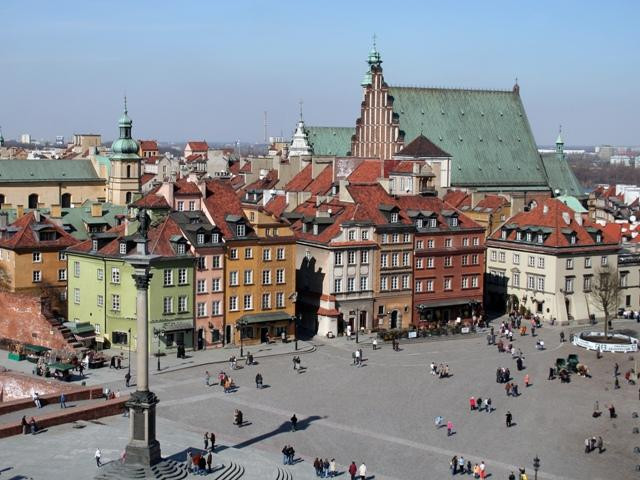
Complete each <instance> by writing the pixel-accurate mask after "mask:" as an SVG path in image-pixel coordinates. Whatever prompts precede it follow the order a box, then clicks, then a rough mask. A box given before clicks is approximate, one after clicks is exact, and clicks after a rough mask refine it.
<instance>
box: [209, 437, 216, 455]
mask: <svg viewBox="0 0 640 480" xmlns="http://www.w3.org/2000/svg"><path fill="white" fill-rule="evenodd" d="M209 443H210V444H211V451H212V452H213V451H215V449H216V435H215V433H213V432H211V433H210V434H209Z"/></svg>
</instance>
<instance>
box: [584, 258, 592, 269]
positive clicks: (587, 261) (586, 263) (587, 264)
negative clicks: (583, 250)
mask: <svg viewBox="0 0 640 480" xmlns="http://www.w3.org/2000/svg"><path fill="white" fill-rule="evenodd" d="M584 268H591V257H585V259H584Z"/></svg>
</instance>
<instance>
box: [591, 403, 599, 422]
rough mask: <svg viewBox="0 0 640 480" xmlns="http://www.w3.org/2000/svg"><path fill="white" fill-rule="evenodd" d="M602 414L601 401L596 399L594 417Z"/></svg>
mask: <svg viewBox="0 0 640 480" xmlns="http://www.w3.org/2000/svg"><path fill="white" fill-rule="evenodd" d="M599 416H600V403H599V402H598V400H596V401H595V403H594V404H593V415H592V417H593V418H597V417H599Z"/></svg>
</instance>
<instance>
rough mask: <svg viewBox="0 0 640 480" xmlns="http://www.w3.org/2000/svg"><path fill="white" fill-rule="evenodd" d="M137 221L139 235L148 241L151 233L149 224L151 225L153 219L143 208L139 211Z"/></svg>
mask: <svg viewBox="0 0 640 480" xmlns="http://www.w3.org/2000/svg"><path fill="white" fill-rule="evenodd" d="M136 219H137V220H138V233H139V234H140V235H141V236H142V238H144V239H147V238H148V233H149V224H150V223H151V218H150V217H149V215H148V214H147V210H146V209H145V208H141V209H140V210H138V214H137V215H136Z"/></svg>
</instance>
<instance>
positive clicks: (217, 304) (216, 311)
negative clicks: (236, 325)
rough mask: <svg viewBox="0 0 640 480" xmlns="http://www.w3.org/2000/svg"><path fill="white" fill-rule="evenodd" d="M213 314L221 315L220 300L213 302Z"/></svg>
mask: <svg viewBox="0 0 640 480" xmlns="http://www.w3.org/2000/svg"><path fill="white" fill-rule="evenodd" d="M211 315H220V300H214V301H213V302H211Z"/></svg>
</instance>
